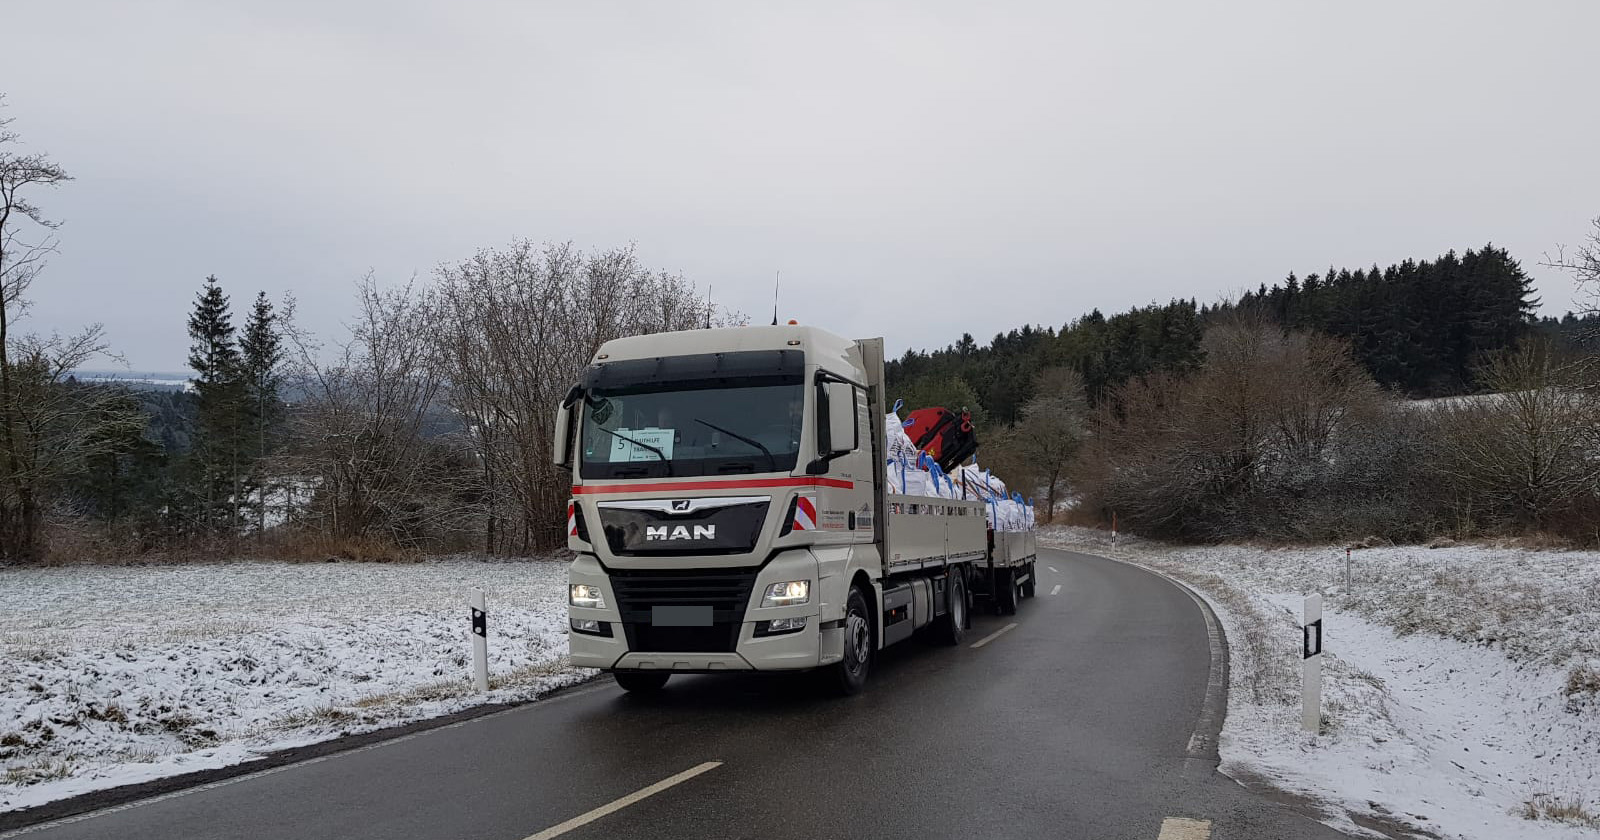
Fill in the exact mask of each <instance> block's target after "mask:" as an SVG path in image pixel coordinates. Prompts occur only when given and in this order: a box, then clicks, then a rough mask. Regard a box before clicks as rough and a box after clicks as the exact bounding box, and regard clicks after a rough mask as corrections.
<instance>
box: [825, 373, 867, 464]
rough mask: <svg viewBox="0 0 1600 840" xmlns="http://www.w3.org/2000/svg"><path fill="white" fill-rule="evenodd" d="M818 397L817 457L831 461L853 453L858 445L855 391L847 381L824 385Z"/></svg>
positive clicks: (859, 442) (859, 427) (858, 429)
mask: <svg viewBox="0 0 1600 840" xmlns="http://www.w3.org/2000/svg"><path fill="white" fill-rule="evenodd" d="M817 396H818V397H819V405H818V411H817V437H818V440H817V454H818V455H819V456H821V457H824V458H830V457H834V456H838V455H844V454H846V453H849V452H854V451H856V449H857V448H859V447H860V445H861V441H860V438H859V434H858V433H859V432H860V429H861V426H860V423H859V421H858V419H857V417H856V411H857V406H856V389H855V388H854V387H853V386H852V385H850V384H849V383H847V382H825V383H823V385H822V387H821V389H819V390H818V392H817Z"/></svg>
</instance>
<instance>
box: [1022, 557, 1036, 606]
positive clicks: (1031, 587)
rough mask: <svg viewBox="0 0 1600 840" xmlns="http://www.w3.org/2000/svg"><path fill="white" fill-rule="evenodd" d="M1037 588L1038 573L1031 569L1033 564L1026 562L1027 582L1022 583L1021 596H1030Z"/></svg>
mask: <svg viewBox="0 0 1600 840" xmlns="http://www.w3.org/2000/svg"><path fill="white" fill-rule="evenodd" d="M1038 588H1039V573H1038V572H1035V571H1034V570H1033V564H1032V563H1029V564H1028V582H1027V583H1024V584H1023V585H1022V597H1024V598H1032V597H1033V593H1034V592H1035V591H1036V590H1038Z"/></svg>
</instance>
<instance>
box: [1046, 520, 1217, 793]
mask: <svg viewBox="0 0 1600 840" xmlns="http://www.w3.org/2000/svg"><path fill="white" fill-rule="evenodd" d="M1044 547H1045V548H1054V549H1056V550H1057V551H1070V552H1073V553H1076V554H1085V555H1088V556H1090V557H1098V558H1099V559H1101V560H1109V561H1111V562H1113V563H1121V564H1122V565H1124V566H1132V567H1133V568H1136V569H1140V570H1143V571H1145V572H1148V573H1150V574H1152V575H1155V576H1156V577H1159V578H1161V579H1162V580H1165V581H1166V582H1168V583H1170V584H1172V585H1173V586H1176V587H1177V588H1178V589H1180V590H1182V591H1183V593H1184V594H1185V595H1188V596H1189V598H1190V599H1191V600H1193V601H1194V602H1195V604H1196V605H1197V606H1198V607H1199V608H1200V615H1201V616H1202V617H1203V618H1204V619H1205V623H1206V636H1207V641H1208V643H1209V645H1210V648H1211V664H1210V668H1209V669H1208V671H1207V673H1206V693H1205V698H1204V699H1203V700H1202V701H1201V703H1200V714H1199V716H1198V717H1197V718H1195V722H1194V728H1193V729H1192V730H1190V734H1189V743H1188V745H1187V746H1186V747H1185V749H1184V752H1185V755H1187V756H1188V757H1189V758H1194V759H1199V760H1202V761H1208V762H1211V763H1212V764H1216V765H1220V764H1221V763H1222V756H1221V753H1220V752H1219V751H1218V747H1219V742H1220V740H1221V737H1222V726H1223V724H1224V723H1225V722H1226V721H1227V717H1228V637H1227V634H1226V633H1224V632H1223V630H1222V622H1221V620H1219V619H1218V618H1217V613H1216V610H1214V609H1213V608H1212V606H1211V602H1210V601H1208V600H1206V598H1205V596H1203V595H1201V594H1200V593H1199V592H1198V591H1197V590H1196V589H1195V588H1194V587H1192V586H1190V585H1189V584H1187V583H1185V582H1183V581H1181V580H1179V579H1177V578H1175V577H1173V576H1172V575H1169V574H1167V573H1166V572H1164V571H1162V570H1160V569H1157V568H1154V567H1152V566H1147V565H1145V564H1144V563H1140V562H1138V561H1137V560H1131V559H1127V558H1122V557H1111V556H1109V555H1105V554H1099V553H1097V552H1094V551H1084V550H1082V549H1078V548H1067V547H1065V546H1053V545H1047V546H1044Z"/></svg>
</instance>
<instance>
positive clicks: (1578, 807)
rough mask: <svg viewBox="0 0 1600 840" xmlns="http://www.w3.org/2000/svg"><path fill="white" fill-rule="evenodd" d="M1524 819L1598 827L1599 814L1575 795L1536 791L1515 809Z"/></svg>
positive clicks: (1599, 825) (1599, 826)
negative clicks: (1590, 809) (1596, 814)
mask: <svg viewBox="0 0 1600 840" xmlns="http://www.w3.org/2000/svg"><path fill="white" fill-rule="evenodd" d="M1514 813H1516V815H1517V816H1519V817H1522V818H1523V819H1525V820H1547V821H1549V822H1558V823H1565V824H1567V825H1576V826H1580V827H1583V828H1600V816H1595V815H1594V814H1593V813H1591V812H1590V811H1589V809H1588V808H1585V807H1584V804H1583V802H1582V801H1581V800H1579V799H1578V798H1576V797H1571V798H1569V797H1565V796H1557V795H1552V794H1548V793H1536V794H1534V795H1533V796H1531V797H1529V798H1528V800H1527V801H1526V802H1523V803H1522V805H1520V806H1519V807H1518V808H1517V809H1516V811H1515V812H1514Z"/></svg>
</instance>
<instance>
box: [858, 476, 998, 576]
mask: <svg viewBox="0 0 1600 840" xmlns="http://www.w3.org/2000/svg"><path fill="white" fill-rule="evenodd" d="M884 513H885V516H884V520H885V521H884V526H885V529H884V541H885V545H884V572H885V573H886V574H889V575H896V574H901V573H904V572H915V571H922V570H925V569H938V568H942V567H944V566H948V565H952V564H955V563H973V564H981V563H983V562H984V561H985V559H986V556H987V553H988V552H987V551H986V540H987V537H986V531H987V529H988V519H987V518H986V517H985V515H984V510H983V503H981V502H972V501H961V500H956V499H940V498H935V497H931V496H902V495H899V494H896V493H890V494H888V495H887V496H886V498H885V511H884Z"/></svg>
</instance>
